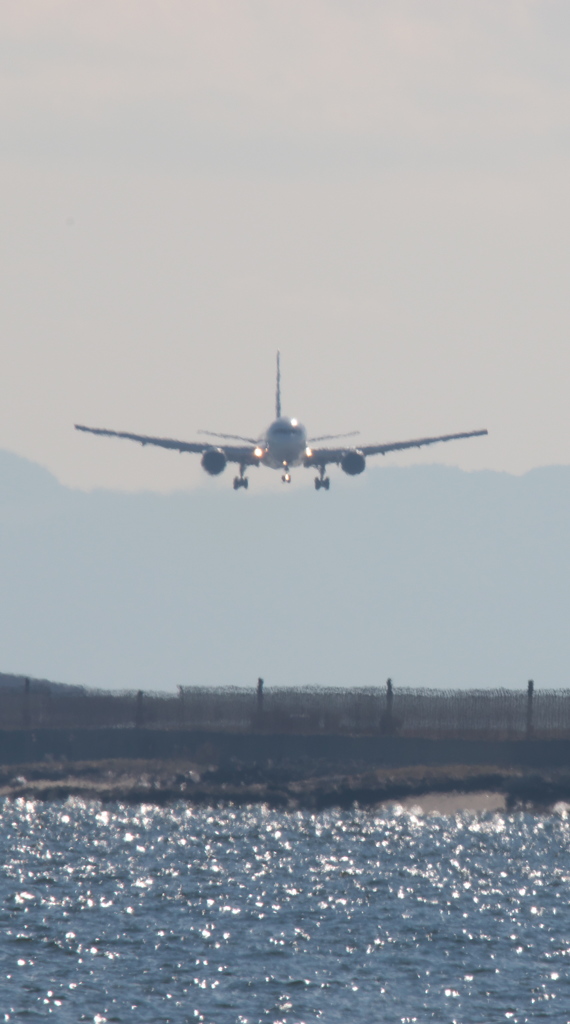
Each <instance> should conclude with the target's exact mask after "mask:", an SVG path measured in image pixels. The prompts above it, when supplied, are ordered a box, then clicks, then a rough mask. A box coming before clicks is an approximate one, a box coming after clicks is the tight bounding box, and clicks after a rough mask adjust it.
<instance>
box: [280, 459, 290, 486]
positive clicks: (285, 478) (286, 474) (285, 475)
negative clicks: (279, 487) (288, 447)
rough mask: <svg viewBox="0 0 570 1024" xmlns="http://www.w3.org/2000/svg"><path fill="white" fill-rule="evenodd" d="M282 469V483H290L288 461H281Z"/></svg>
mask: <svg viewBox="0 0 570 1024" xmlns="http://www.w3.org/2000/svg"><path fill="white" fill-rule="evenodd" d="M283 469H284V473H283V476H282V477H281V479H282V481H283V483H284V484H290V483H291V474H290V472H289V463H288V462H284V463H283Z"/></svg>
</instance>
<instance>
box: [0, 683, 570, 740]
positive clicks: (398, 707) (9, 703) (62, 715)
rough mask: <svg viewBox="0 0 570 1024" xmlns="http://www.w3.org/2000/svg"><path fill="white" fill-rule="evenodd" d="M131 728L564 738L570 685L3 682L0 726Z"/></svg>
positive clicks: (569, 721) (569, 733)
mask: <svg viewBox="0 0 570 1024" xmlns="http://www.w3.org/2000/svg"><path fill="white" fill-rule="evenodd" d="M102 727H107V728H108V727H122V728H125V727H133V728H137V727H138V728H143V727H144V728H152V729H188V730H199V731H204V732H241V733H247V732H265V733H272V732H273V733H305V734H317V733H329V734H341V733H343V734H351V735H371V734H372V735H374V734H376V735H379V736H382V735H384V736H390V735H395V736H418V737H420V736H423V737H432V738H435V739H437V738H441V739H444V738H448V737H465V738H471V737H473V738H493V739H518V738H524V737H536V738H540V737H552V738H554V737H556V738H568V739H570V690H542V691H541V690H534V689H533V687H532V685H530V684H529V686H528V688H526V689H522V688H521V690H520V691H517V690H506V689H503V690H501V689H496V690H427V689H400V688H399V687H392V685H391V683H390V682H388V685H387V686H386V685H385V686H381V687H380V686H379V687H369V688H359V689H356V688H355V689H348V688H347V689H340V688H335V689H333V688H331V689H325V688H319V689H316V688H314V689H310V688H299V689H293V688H291V689H285V688H283V689H281V688H276V689H272V688H271V687H264V686H263V683H262V682H261V680H260V681H259V684H258V686H257V687H255V686H253V687H252V688H251V689H239V688H231V687H228V688H219V689H212V688H208V687H181V688H179V690H178V692H177V693H176V694H172V693H171V694H167V693H156V692H144V693H143V692H142V691H139V692H138V693H133V692H109V691H104V690H84V689H81V688H80V687H69V688H67V687H63V686H57V685H53V686H50V684H49V683H46V682H35V681H34V680H31V681H30V680H21V681H17V682H15V683H14V685H11V686H9V687H0V729H22V728H24V729H40V728H55V729H79V728H102Z"/></svg>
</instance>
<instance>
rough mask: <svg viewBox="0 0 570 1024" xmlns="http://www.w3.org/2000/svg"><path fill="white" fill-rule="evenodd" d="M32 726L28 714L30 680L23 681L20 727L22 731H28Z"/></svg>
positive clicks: (29, 714) (30, 717)
mask: <svg viewBox="0 0 570 1024" xmlns="http://www.w3.org/2000/svg"><path fill="white" fill-rule="evenodd" d="M31 724H32V716H31V713H30V680H29V679H24V704H23V707H22V726H23V728H24V729H29V728H30V727H31Z"/></svg>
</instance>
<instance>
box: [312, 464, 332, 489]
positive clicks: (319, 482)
mask: <svg viewBox="0 0 570 1024" xmlns="http://www.w3.org/2000/svg"><path fill="white" fill-rule="evenodd" d="M330 485H331V482H330V480H329V478H328V476H325V467H324V466H319V476H316V477H315V490H316V491H320V489H321V487H324V489H325V491H328V489H329V487H330Z"/></svg>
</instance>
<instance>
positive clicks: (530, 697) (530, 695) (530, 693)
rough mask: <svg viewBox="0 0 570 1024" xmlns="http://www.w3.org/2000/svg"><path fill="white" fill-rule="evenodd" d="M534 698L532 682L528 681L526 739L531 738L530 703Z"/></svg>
mask: <svg viewBox="0 0 570 1024" xmlns="http://www.w3.org/2000/svg"><path fill="white" fill-rule="evenodd" d="M533 697H534V681H533V680H532V679H529V681H528V688H527V696H526V738H527V740H530V739H531V737H532V701H533Z"/></svg>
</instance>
